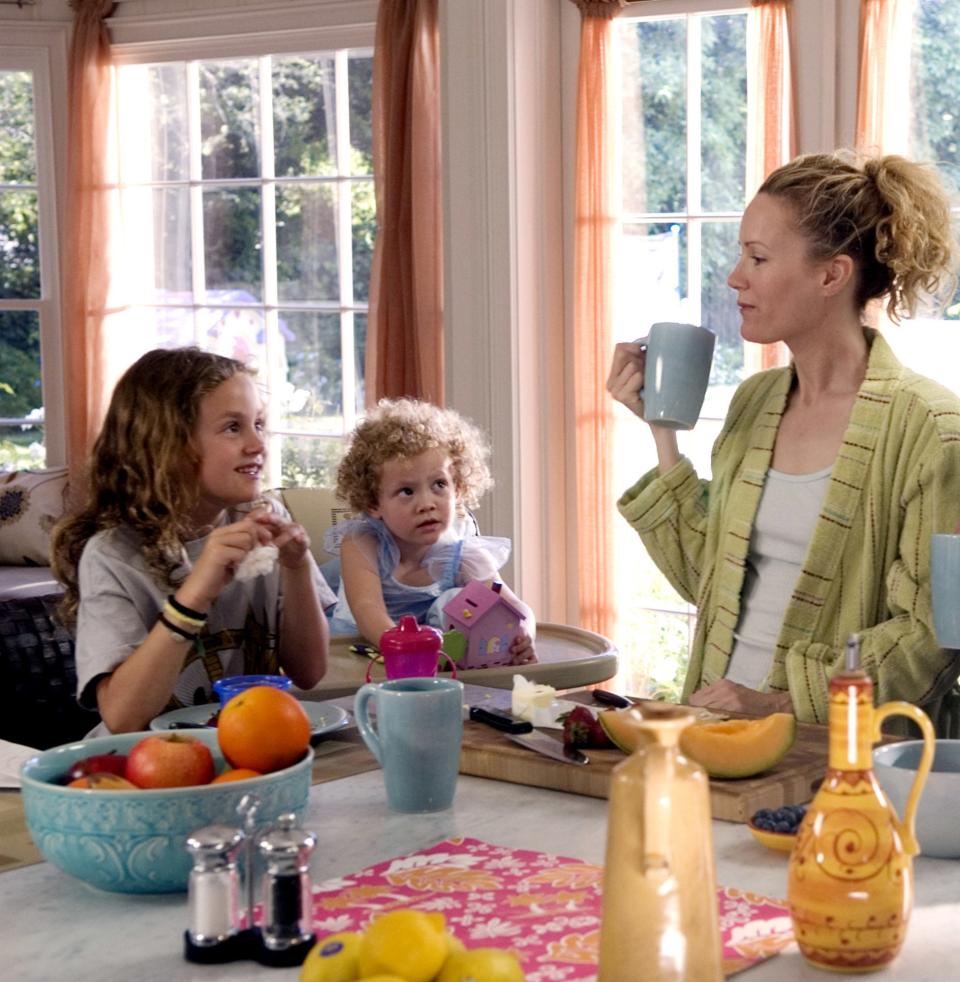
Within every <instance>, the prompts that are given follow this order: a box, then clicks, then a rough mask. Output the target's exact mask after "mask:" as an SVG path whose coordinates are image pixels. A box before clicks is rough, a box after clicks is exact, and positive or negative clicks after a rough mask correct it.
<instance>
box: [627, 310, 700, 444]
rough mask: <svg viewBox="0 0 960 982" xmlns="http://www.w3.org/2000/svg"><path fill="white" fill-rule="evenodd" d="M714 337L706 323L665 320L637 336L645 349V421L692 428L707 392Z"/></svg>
mask: <svg viewBox="0 0 960 982" xmlns="http://www.w3.org/2000/svg"><path fill="white" fill-rule="evenodd" d="M716 340H717V337H716V335H715V334H714V333H713V331H711V330H709V329H708V328H706V327H700V326H699V325H697V324H673V323H669V322H666V321H663V322H660V323H657V324H654V325H653V326H652V327H651V328H650V333H649V334H648V335H647V336H646V337H643V338H638V339H637V343H638V344H642V345H643V346H644V347H645V348H646V352H647V359H646V364H645V367H644V371H643V388H642V389H641V390H640V396H641V398H642V399H643V418H644V419H645V420H646V421H647V422H648V423H650V424H651V425H653V426H665V427H667V428H668V429H671V430H691V429H693V427H694V426H695V425H696V422H697V419H698V418H699V417H700V408H701V407H702V406H703V397H704V396H705V395H706V393H707V383H708V382H709V381H710V365H711V364H712V362H713V348H714V345H715V344H716Z"/></svg>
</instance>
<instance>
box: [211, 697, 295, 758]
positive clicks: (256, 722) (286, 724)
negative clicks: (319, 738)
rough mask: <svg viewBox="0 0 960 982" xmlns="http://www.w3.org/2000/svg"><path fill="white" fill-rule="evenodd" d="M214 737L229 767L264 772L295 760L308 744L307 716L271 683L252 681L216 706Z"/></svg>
mask: <svg viewBox="0 0 960 982" xmlns="http://www.w3.org/2000/svg"><path fill="white" fill-rule="evenodd" d="M217 740H218V741H219V743H220V749H221V750H222V751H223V756H224V757H226V758H227V761H228V762H229V763H230V765H231V766H232V767H238V768H239V767H245V768H246V767H248V768H250V769H251V770H254V771H259V772H260V773H261V774H268V773H269V772H270V771H278V770H280V768H281V767H289V766H290V765H291V764H295V763H296V762H297V761H298V760H299V759H300V758H301V757H302V756H303V755H304V753H305V751H306V749H307V747H309V746H310V717H309V716H307V713H306V711H305V710H304V708H303V706H301V705H300V703H299V702H297V700H296V699H295V698H294V697H293V696H292V695H290V693H289V692H284V691H283V690H281V689H275V688H274V687H273V686H272V685H255V686H253V688H251V689H246V690H245V691H243V692H241V693H240V694H239V695H237V696H234V697H233V698H232V699H231V700H230V701H229V702H228V703H227V704H226V705H225V706H224V707H223V709H221V710H220V717H219V719H218V720H217Z"/></svg>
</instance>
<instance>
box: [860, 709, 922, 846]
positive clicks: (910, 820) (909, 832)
mask: <svg viewBox="0 0 960 982" xmlns="http://www.w3.org/2000/svg"><path fill="white" fill-rule="evenodd" d="M888 716H909V717H910V719H912V720H913V721H914V722H915V723H916V724H917V726H919V727H920V732H921V733H922V734H923V753H922V754H921V755H920V766H919V767H918V768H917V776H916V777H915V778H914V779H913V786H912V787H911V788H910V794H909V796H908V797H907V807H906V808H905V809H904V810H903V818H902V819H901V820H900V821H898V822H897V831H898V832H899V833H900V838H901V839H902V840H903V848H904V850H905V851H906V853H907V855H908V856H915V855H916V854H917V853H918V852H920V845H919V843H918V842H917V836H916V827H915V821H914V820H915V818H916V816H917V805H919V804H920V793H921V792H922V791H923V786H924V784H926V783H927V775H928V774H929V773H930V768H931V767H932V766H933V754H934V751H935V750H936V741H937V737H936V734H935V733H934V730H933V724H932V723H931V722H930V717H929V716H927V714H926V713H925V712H924V711H923V710H922V709H920V708H919V707H918V706H914V705H913V704H912V703H909V702H885V703H884V704H883V705H882V706H878V707H877V708H876V710H875V711H874V714H873V742H874V743H876V742H877V741H879V740H880V739H881V733H880V725H881V724H882V723H883V721H884V720H885V719H886V718H887V717H888ZM891 810H892V809H891Z"/></svg>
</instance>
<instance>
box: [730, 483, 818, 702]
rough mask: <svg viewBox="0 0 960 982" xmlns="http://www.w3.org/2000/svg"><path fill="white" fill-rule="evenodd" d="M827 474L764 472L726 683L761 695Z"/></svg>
mask: <svg viewBox="0 0 960 982" xmlns="http://www.w3.org/2000/svg"><path fill="white" fill-rule="evenodd" d="M832 469H833V468H832V467H828V468H827V469H826V470H822V471H817V472H816V473H815V474H784V473H782V472H780V471H775V470H772V469H771V470H769V471H768V472H767V480H766V482H765V484H764V487H763V494H762V495H761V497H760V505H759V507H758V508H757V518H756V521H755V523H754V526H753V532H752V534H751V536H750V548H749V550H748V552H747V570H746V575H745V577H744V581H743V595H742V598H741V602H740V620H739V623H738V624H737V630H736V632H735V633H734V645H733V652H732V653H731V656H730V664H729V666H728V667H727V675H726V677H727V678H728V679H730V681H731V682H739V683H740V684H741V685H746V686H748V687H749V688H751V689H760V688H761V687H762V685H763V682H764V680H765V679H766V677H767V674H768V673H769V671H770V666H771V665H772V663H773V652H774V648H775V647H776V644H777V639H778V638H779V637H780V628H781V626H782V624H783V615H784V612H785V611H786V609H787V604H788V603H789V602H790V597H791V595H792V594H793V590H794V587H795V586H796V584H797V577H798V576H799V575H800V569H801V567H802V566H803V561H804V559H806V556H807V549H808V547H809V545H810V539H811V538H812V537H813V528H814V525H816V522H817V517H818V516H819V514H820V509H821V508H822V507H823V499H824V497H825V496H826V493H827V485H828V484H829V483H830V472H831V470H832Z"/></svg>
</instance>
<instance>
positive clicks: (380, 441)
mask: <svg viewBox="0 0 960 982" xmlns="http://www.w3.org/2000/svg"><path fill="white" fill-rule="evenodd" d="M434 449H440V450H442V451H444V452H445V453H446V454H447V455H448V456H449V457H450V467H451V474H452V477H453V483H454V488H455V490H456V494H457V501H458V504H459V505H461V506H462V507H464V508H476V506H477V505H478V504H479V502H480V499H481V498H482V497H483V494H484V492H486V491H488V490H489V489H490V488H491V487H492V485H493V478H492V477H491V476H490V468H489V466H488V464H487V460H488V458H489V456H490V445H489V443H488V442H487V438H486V437H485V436H484V434H483V433H482V432H481V431H480V430H479V429H478V428H477V427H476V426H474V424H473V423H471V422H470V421H469V420H467V419H465V418H464V417H463V416H461V415H460V414H459V413H457V412H454V410H452V409H441V408H440V407H439V406H434V405H433V404H432V403H429V402H421V401H420V400H418V399H381V400H380V402H379V403H377V405H376V406H375V407H374V408H373V409H372V410H370V412H368V413H367V415H366V416H365V417H364V418H363V420H362V421H361V422H360V423H358V424H357V427H356V429H355V430H354V431H353V433H352V434H351V435H350V437H349V438H348V440H347V449H346V452H345V454H344V457H343V460H341V462H340V467H339V468H338V470H337V494H338V495H339V496H340V497H341V498H343V499H344V500H345V501H346V502H347V503H348V504H349V505H350V507H351V508H352V509H353V510H354V512H356V513H357V514H362V513H363V512H368V511H370V510H371V509H372V508H376V507H377V505H378V503H379V501H380V479H381V477H382V475H383V465H384V464H385V463H386V462H387V461H388V460H396V459H397V458H409V457H416V456H417V455H418V454H421V453H423V452H424V451H425V450H434Z"/></svg>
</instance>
